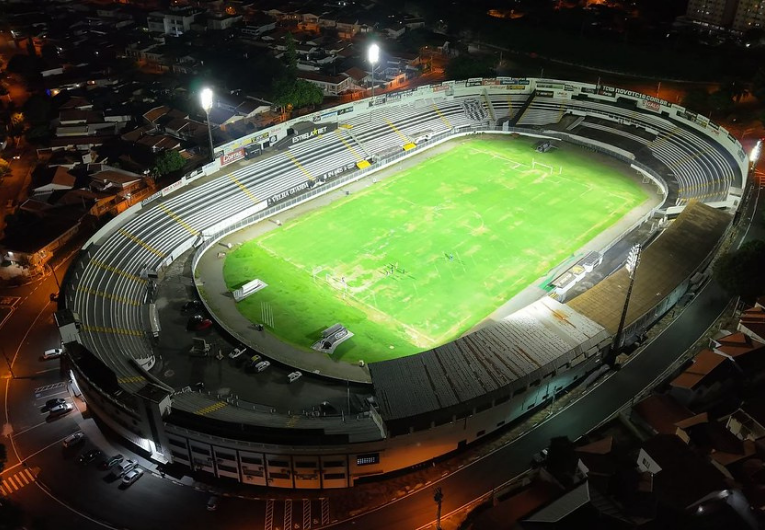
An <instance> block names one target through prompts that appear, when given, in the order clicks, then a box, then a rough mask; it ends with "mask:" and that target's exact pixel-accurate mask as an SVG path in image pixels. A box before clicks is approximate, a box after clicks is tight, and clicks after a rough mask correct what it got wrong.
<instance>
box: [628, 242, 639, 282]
mask: <svg viewBox="0 0 765 530" xmlns="http://www.w3.org/2000/svg"><path fill="white" fill-rule="evenodd" d="M638 264H640V244H639V243H638V244H637V245H634V246H633V247H632V248H631V249H630V253H629V255H628V256H627V263H625V264H624V266H625V267H626V268H627V272H629V273H630V276H632V275H633V274H635V269H637V266H638Z"/></svg>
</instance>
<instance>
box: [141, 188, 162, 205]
mask: <svg viewBox="0 0 765 530" xmlns="http://www.w3.org/2000/svg"><path fill="white" fill-rule="evenodd" d="M160 197H162V192H161V191H158V192H157V193H152V194H151V195H149V196H148V197H146V198H145V199H144V200H142V201H141V206H146V205H147V204H149V203H150V202H153V201H156V200H157V199H159V198H160Z"/></svg>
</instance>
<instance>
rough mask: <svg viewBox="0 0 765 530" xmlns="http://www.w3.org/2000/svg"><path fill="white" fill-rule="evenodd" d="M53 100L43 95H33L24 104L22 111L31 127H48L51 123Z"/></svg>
mask: <svg viewBox="0 0 765 530" xmlns="http://www.w3.org/2000/svg"><path fill="white" fill-rule="evenodd" d="M51 108H52V104H51V100H50V98H49V97H48V96H43V95H42V94H32V95H31V96H29V99H28V100H26V101H25V102H24V106H23V107H22V110H23V111H24V116H25V118H26V121H27V123H29V124H30V125H48V123H50V113H51Z"/></svg>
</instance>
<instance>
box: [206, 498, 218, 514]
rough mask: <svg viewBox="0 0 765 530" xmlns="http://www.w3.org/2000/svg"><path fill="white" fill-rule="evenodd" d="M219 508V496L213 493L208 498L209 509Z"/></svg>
mask: <svg viewBox="0 0 765 530" xmlns="http://www.w3.org/2000/svg"><path fill="white" fill-rule="evenodd" d="M217 509H218V497H217V496H215V495H213V496H212V497H210V498H209V499H207V511H209V512H214V511H215V510H217Z"/></svg>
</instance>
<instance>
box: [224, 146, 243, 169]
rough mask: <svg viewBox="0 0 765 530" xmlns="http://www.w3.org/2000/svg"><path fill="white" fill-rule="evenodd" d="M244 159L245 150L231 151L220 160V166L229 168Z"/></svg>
mask: <svg viewBox="0 0 765 530" xmlns="http://www.w3.org/2000/svg"><path fill="white" fill-rule="evenodd" d="M243 158H244V149H243V148H240V149H237V150H236V151H231V152H230V153H226V154H225V155H223V156H222V157H221V158H220V165H221V166H227V165H229V164H232V163H234V162H236V161H237V160H241V159H243Z"/></svg>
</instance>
